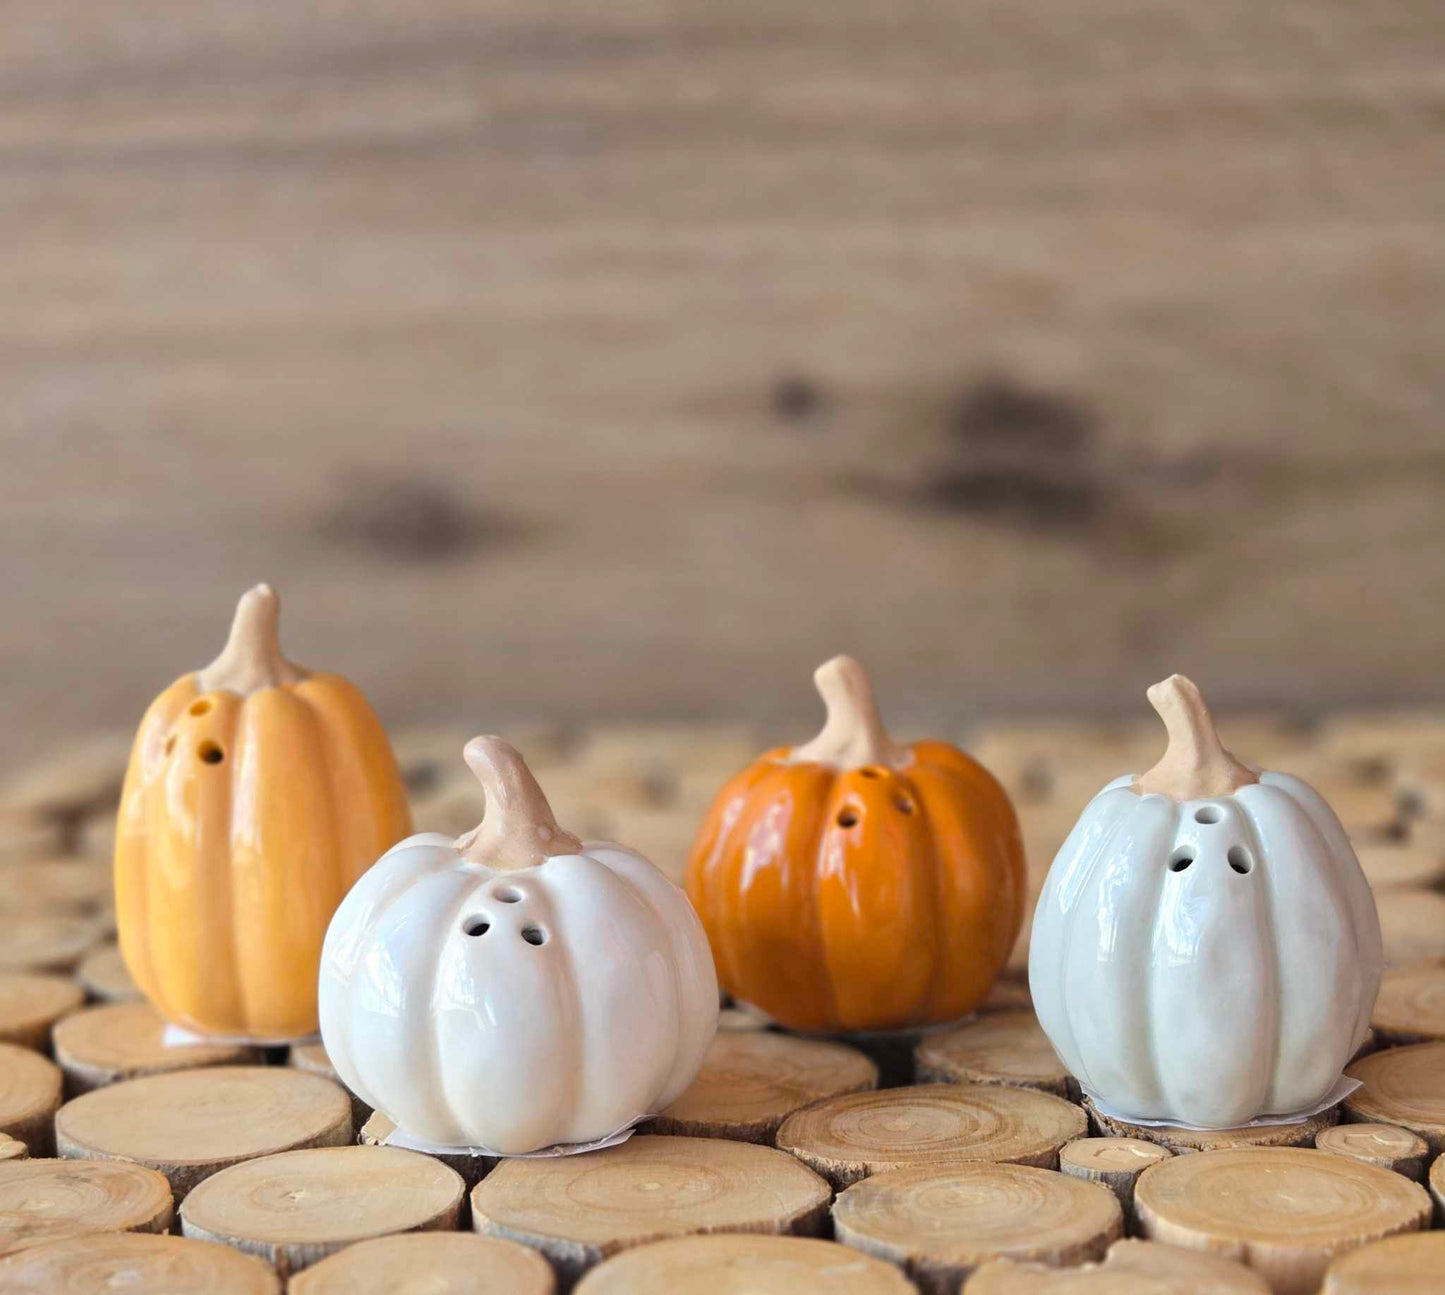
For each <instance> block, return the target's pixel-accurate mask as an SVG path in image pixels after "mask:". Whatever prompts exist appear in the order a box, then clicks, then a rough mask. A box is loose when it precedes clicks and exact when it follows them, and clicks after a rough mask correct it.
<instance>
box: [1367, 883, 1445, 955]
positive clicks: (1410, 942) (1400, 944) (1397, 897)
mask: <svg viewBox="0 0 1445 1295" xmlns="http://www.w3.org/2000/svg"><path fill="white" fill-rule="evenodd" d="M1375 909H1376V911H1377V912H1378V913H1379V915H1380V933H1381V934H1382V935H1383V936H1384V940H1385V964H1386V965H1387V966H1392V967H1398V966H1404V965H1405V964H1406V963H1410V962H1421V961H1424V960H1425V959H1427V958H1442V957H1445V895H1441V894H1439V893H1438V892H1436V891H1433V890H1384V891H1381V892H1380V893H1379V894H1377V895H1376V896H1375Z"/></svg>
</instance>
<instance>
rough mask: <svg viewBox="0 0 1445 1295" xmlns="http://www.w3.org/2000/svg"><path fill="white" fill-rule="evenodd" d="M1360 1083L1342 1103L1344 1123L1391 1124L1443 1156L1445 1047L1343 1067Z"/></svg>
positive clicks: (1395, 1052)
mask: <svg viewBox="0 0 1445 1295" xmlns="http://www.w3.org/2000/svg"><path fill="white" fill-rule="evenodd" d="M1345 1074H1347V1075H1350V1076H1352V1077H1353V1078H1355V1079H1359V1080H1363V1081H1364V1085H1365V1086H1364V1087H1363V1088H1357V1089H1356V1090H1355V1091H1354V1092H1353V1093H1351V1094H1350V1095H1349V1096H1348V1097H1347V1098H1345V1118H1346V1119H1349V1120H1353V1121H1356V1122H1358V1123H1360V1124H1394V1125H1397V1126H1398V1127H1399V1128H1402V1129H1409V1130H1410V1131H1411V1132H1412V1133H1418V1134H1419V1135H1420V1136H1421V1137H1422V1138H1424V1139H1425V1141H1426V1142H1428V1143H1429V1144H1430V1150H1431V1151H1432V1152H1434V1153H1435V1154H1436V1155H1439V1154H1440V1152H1441V1151H1445V1043H1416V1044H1414V1045H1413V1046H1411V1047H1408V1048H1386V1049H1385V1051H1383V1052H1372V1053H1371V1054H1370V1055H1369V1056H1368V1057H1361V1058H1360V1059H1359V1060H1358V1061H1354V1062H1351V1063H1350V1065H1349V1066H1347V1067H1346V1068H1345Z"/></svg>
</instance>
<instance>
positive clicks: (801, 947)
mask: <svg viewBox="0 0 1445 1295" xmlns="http://www.w3.org/2000/svg"><path fill="white" fill-rule="evenodd" d="M792 754H793V753H792V752H791V751H790V749H789V748H779V749H777V750H774V751H770V752H768V753H767V754H765V755H763V756H762V757H761V758H760V759H758V760H757V761H755V762H754V763H753V764H752V765H750V766H749V767H748V768H747V769H745V770H743V772H742V773H740V774H739V775H738V776H737V777H736V778H734V779H733V780H732V782H730V783H729V784H728V785H727V786H726V787H724V788H723V790H722V791H721V793H719V795H718V797H717V799H716V801H715V802H714V804H713V806H712V809H711V810H710V811H709V814H708V817H707V819H706V821H705V823H704V824H703V827H702V830H701V832H700V833H699V836H698V839H697V842H696V844H695V846H694V848H693V852H692V856H691V858H690V860H689V863H688V874H687V889H688V895H689V896H690V897H691V899H692V902H693V904H694V906H695V907H696V908H697V911H698V913H699V914H700V915H701V917H702V920H703V924H704V925H705V926H706V927H707V932H708V938H709V939H710V940H711V942H712V948H713V953H714V956H715V958H716V960H717V967H718V977H719V980H720V981H721V983H722V985H723V987H724V988H725V989H726V990H727V991H728V992H729V993H731V994H733V995H735V996H736V997H738V998H741V999H743V1000H745V1001H747V1002H749V1003H753V1004H756V1005H757V1006H758V1007H760V1008H761V1009H762V1010H763V1011H765V1012H767V1013H768V1015H769V1016H771V1017H773V1018H774V1019H775V1020H777V1021H780V1022H781V1023H782V1024H784V1025H787V1026H789V1027H790V1028H793V1029H798V1030H811V1031H824V1030H870V1029H890V1028H895V1027H902V1026H908V1025H919V1024H927V1023H931V1022H939V1021H949V1020H954V1019H956V1018H957V1017H959V1016H962V1015H964V1014H965V1013H967V1012H970V1011H972V1010H973V1009H974V1008H975V1007H976V1006H977V1005H978V1004H979V1003H980V1002H981V1001H982V1000H983V998H984V997H985V996H986V995H987V993H988V991H989V988H990V987H991V986H992V984H993V981H994V977H995V976H996V975H997V974H998V971H999V969H1000V968H1001V967H1002V966H1003V964H1004V962H1005V960H1006V959H1007V958H1008V954H1009V950H1010V949H1011V948H1012V947H1013V942H1014V940H1015V938H1016V937H1017V935H1018V931H1019V926H1020V923H1021V922H1022V919H1023V905H1024V896H1025V885H1024V856H1023V845H1022V842H1021V840H1020V837H1019V828H1018V820H1017V817H1016V816H1015V814H1014V811H1013V806H1012V805H1011V804H1010V803H1009V800H1008V796H1007V794H1006V793H1005V792H1004V790H1003V788H1002V787H1001V786H1000V785H999V784H998V782H997V781H996V780H995V779H994V777H993V776H992V775H991V774H990V773H989V772H988V771H987V770H986V769H984V768H983V766H982V765H980V764H979V763H978V762H977V761H976V760H973V759H971V758H970V757H969V756H967V755H965V754H964V753H963V752H962V751H959V750H957V749H956V748H954V747H952V746H949V745H948V744H947V743H944V742H918V743H916V744H914V745H913V746H911V747H906V748H901V749H900V757H899V759H898V760H897V762H896V763H890V764H883V763H872V764H865V765H863V766H861V767H836V766H834V765H833V764H829V763H822V762H815V761H809V760H805V761H801V762H797V761H794V760H792V759H791V756H792Z"/></svg>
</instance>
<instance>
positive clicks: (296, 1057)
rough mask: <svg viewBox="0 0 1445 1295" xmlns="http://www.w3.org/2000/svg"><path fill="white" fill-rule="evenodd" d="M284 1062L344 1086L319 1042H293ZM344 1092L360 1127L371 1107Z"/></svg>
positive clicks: (353, 1123) (355, 1121)
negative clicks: (348, 1098) (349, 1100)
mask: <svg viewBox="0 0 1445 1295" xmlns="http://www.w3.org/2000/svg"><path fill="white" fill-rule="evenodd" d="M286 1064H287V1065H288V1066H295V1067H296V1069H297V1070H304V1071H306V1073H307V1074H309V1075H322V1076H324V1077H325V1078H327V1079H329V1080H331V1082H332V1083H334V1084H340V1085H341V1087H342V1088H346V1085H345V1084H343V1083H341V1076H340V1075H338V1074H337V1073H336V1067H335V1066H333V1065H332V1064H331V1058H330V1057H328V1056H327V1055H326V1049H325V1047H323V1046H322V1045H321V1044H320V1043H293V1044H292V1045H291V1050H290V1051H289V1052H288V1053H287V1054H286ZM346 1092H347V1095H348V1096H349V1097H350V1098H351V1124H352V1127H353V1128H357V1129H359V1128H362V1127H363V1126H364V1125H365V1124H366V1121H367V1120H368V1119H370V1118H371V1107H369V1106H368V1105H367V1104H366V1103H365V1102H363V1101H362V1100H361V1098H359V1097H358V1096H357V1095H356V1094H355V1093H353V1092H352V1091H351V1090H350V1089H349V1088H347V1089H346ZM463 1177H465V1175H463ZM473 1181H475V1180H473Z"/></svg>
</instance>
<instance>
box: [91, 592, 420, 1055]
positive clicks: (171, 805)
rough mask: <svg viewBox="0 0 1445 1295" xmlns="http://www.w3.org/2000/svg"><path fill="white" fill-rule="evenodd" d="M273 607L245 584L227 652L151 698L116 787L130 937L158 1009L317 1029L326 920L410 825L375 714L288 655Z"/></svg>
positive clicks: (231, 1027) (210, 1023) (286, 1034)
mask: <svg viewBox="0 0 1445 1295" xmlns="http://www.w3.org/2000/svg"><path fill="white" fill-rule="evenodd" d="M277 612H278V602H277V598H276V595H275V594H274V593H273V592H272V591H271V589H270V588H269V587H267V586H266V585H257V586H256V588H254V589H252V590H250V591H249V592H248V593H246V594H245V595H244V596H243V597H242V599H241V602H240V605H239V606H238V607H237V608H236V619H235V622H234V624H233V625H232V627H231V637H230V639H229V640H228V641H227V643H226V647H225V650H224V651H223V652H222V653H221V655H220V656H219V657H217V658H216V660H215V661H214V662H212V663H211V664H210V665H209V666H207V667H206V668H205V669H204V670H200V671H198V672H196V673H194V674H188V675H185V676H184V677H183V678H181V679H178V680H177V681H176V682H175V683H173V684H172V685H171V686H170V687H169V688H167V689H166V690H165V692H163V693H161V695H160V696H159V697H157V698H156V699H155V701H154V702H152V703H151V706H150V709H149V710H148V711H147V712H146V714H145V718H144V719H143V720H142V721H141V726H140V731H139V732H138V733H137V734H136V739H135V746H134V748H133V749H132V751H131V757H130V768H129V769H128V770H127V772H126V779H125V789H124V791H123V793H122V795H121V805H120V819H119V823H118V825H117V830H116V849H115V895H116V920H117V923H118V925H119V930H120V947H121V952H122V954H123V955H124V957H125V962H126V966H127V967H128V968H129V969H130V973H131V975H132V976H133V977H134V978H135V982H136V984H137V985H139V986H140V988H141V990H142V991H143V992H144V993H145V995H146V997H148V998H149V999H150V1000H151V1002H152V1003H154V1004H155V1006H156V1008H157V1009H158V1010H159V1011H160V1013H161V1014H162V1015H163V1016H164V1017H165V1018H166V1019H167V1020H169V1021H172V1022H174V1023H175V1024H177V1025H181V1026H184V1027H186V1028H187V1029H191V1030H195V1031H197V1032H200V1033H203V1034H233V1035H245V1036H249V1037H252V1038H261V1039H277V1040H279V1039H287V1038H294V1037H297V1036H299V1035H305V1034H310V1033H313V1032H314V1031H315V1030H316V1027H317V1017H316V977H317V968H318V963H319V960H320V955H321V942H322V940H323V939H324V937H325V935H326V926H327V923H328V922H329V921H330V920H331V915H332V913H333V912H335V910H336V906H337V905H338V904H339V903H340V902H341V900H342V897H343V896H344V895H345V894H346V892H347V891H348V890H349V889H350V888H351V885H352V883H353V882H354V881H355V880H356V879H357V878H358V877H359V876H360V875H361V874H362V873H363V872H364V871H365V870H366V869H367V868H368V867H369V866H370V865H371V864H372V863H373V862H374V861H375V860H376V859H377V857H378V856H379V855H380V854H381V853H382V852H383V851H385V850H386V849H388V848H389V847H390V846H392V845H394V844H395V843H396V842H397V841H398V840H400V839H401V838H402V837H403V836H405V835H407V833H408V832H410V830H411V815H410V813H409V811H408V809H407V804H406V797H405V793H404V791H403V788H402V782H401V776H400V774H399V773H398V771H397V767H396V760H395V758H394V757H393V755H392V752H391V747H390V745H389V744H388V742H387V739H386V734H385V733H384V732H383V731H382V727H381V724H380V722H379V721H378V720H377V718H376V715H375V714H374V713H373V712H372V709H371V707H370V706H369V705H367V702H366V699H365V698H364V697H363V696H362V695H361V693H360V692H359V691H358V690H357V689H356V688H355V687H353V686H352V685H351V684H350V683H348V682H347V681H346V680H345V679H343V678H341V677H340V676H339V675H334V674H314V673H312V672H311V671H309V670H304V669H302V668H301V667H300V666H298V665H296V664H294V663H293V662H291V661H288V660H287V659H286V658H285V657H283V656H282V655H281V649H280V645H279V643H278V641H277V633H276V631H277Z"/></svg>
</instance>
